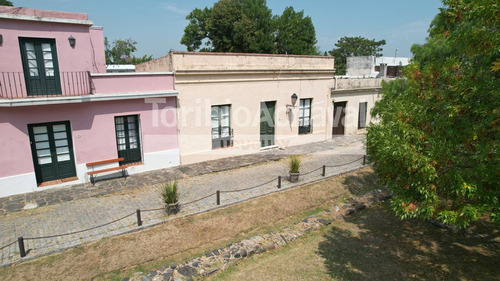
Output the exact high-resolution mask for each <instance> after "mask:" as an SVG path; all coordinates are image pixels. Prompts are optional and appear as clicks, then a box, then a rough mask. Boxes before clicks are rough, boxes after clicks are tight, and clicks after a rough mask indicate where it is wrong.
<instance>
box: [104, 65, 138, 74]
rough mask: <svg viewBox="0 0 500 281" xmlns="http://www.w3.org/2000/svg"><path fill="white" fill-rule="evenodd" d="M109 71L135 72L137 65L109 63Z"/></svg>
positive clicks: (107, 66) (107, 68)
mask: <svg viewBox="0 0 500 281" xmlns="http://www.w3.org/2000/svg"><path fill="white" fill-rule="evenodd" d="M106 72H107V73H123V72H135V65H133V64H109V65H106Z"/></svg>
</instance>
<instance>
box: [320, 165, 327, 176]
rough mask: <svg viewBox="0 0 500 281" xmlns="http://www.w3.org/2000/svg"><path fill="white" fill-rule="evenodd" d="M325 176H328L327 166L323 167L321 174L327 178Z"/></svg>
mask: <svg viewBox="0 0 500 281" xmlns="http://www.w3.org/2000/svg"><path fill="white" fill-rule="evenodd" d="M325 174H326V166H325V165H323V172H322V173H321V175H322V176H323V177H324V176H325Z"/></svg>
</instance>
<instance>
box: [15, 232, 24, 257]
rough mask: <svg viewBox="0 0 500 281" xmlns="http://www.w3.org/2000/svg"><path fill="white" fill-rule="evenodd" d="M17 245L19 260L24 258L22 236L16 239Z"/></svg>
mask: <svg viewBox="0 0 500 281" xmlns="http://www.w3.org/2000/svg"><path fill="white" fill-rule="evenodd" d="M17 243H18V244H19V254H20V255H21V258H24V257H25V256H26V250H25V249H24V238H23V237H22V236H20V237H17Z"/></svg>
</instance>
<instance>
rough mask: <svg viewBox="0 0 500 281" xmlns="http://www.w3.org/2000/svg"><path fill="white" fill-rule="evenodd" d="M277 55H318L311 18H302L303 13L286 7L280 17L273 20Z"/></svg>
mask: <svg viewBox="0 0 500 281" xmlns="http://www.w3.org/2000/svg"><path fill="white" fill-rule="evenodd" d="M273 20H274V25H275V34H276V39H275V40H276V47H277V52H278V54H294V55H318V54H319V52H318V50H317V48H316V43H317V42H318V41H317V40H316V31H315V30H314V25H313V23H312V20H311V17H309V16H307V17H304V11H300V12H295V10H294V9H293V7H287V8H285V10H284V11H283V14H282V15H281V17H279V16H275V17H274V18H273Z"/></svg>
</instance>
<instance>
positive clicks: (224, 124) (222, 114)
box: [212, 105, 232, 148]
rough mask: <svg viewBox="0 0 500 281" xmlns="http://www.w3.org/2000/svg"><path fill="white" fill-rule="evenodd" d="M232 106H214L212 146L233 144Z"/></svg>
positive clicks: (219, 146)
mask: <svg viewBox="0 0 500 281" xmlns="http://www.w3.org/2000/svg"><path fill="white" fill-rule="evenodd" d="M230 113H231V106H230V105H216V106H212V148H221V147H228V146H232V141H231V118H230Z"/></svg>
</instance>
